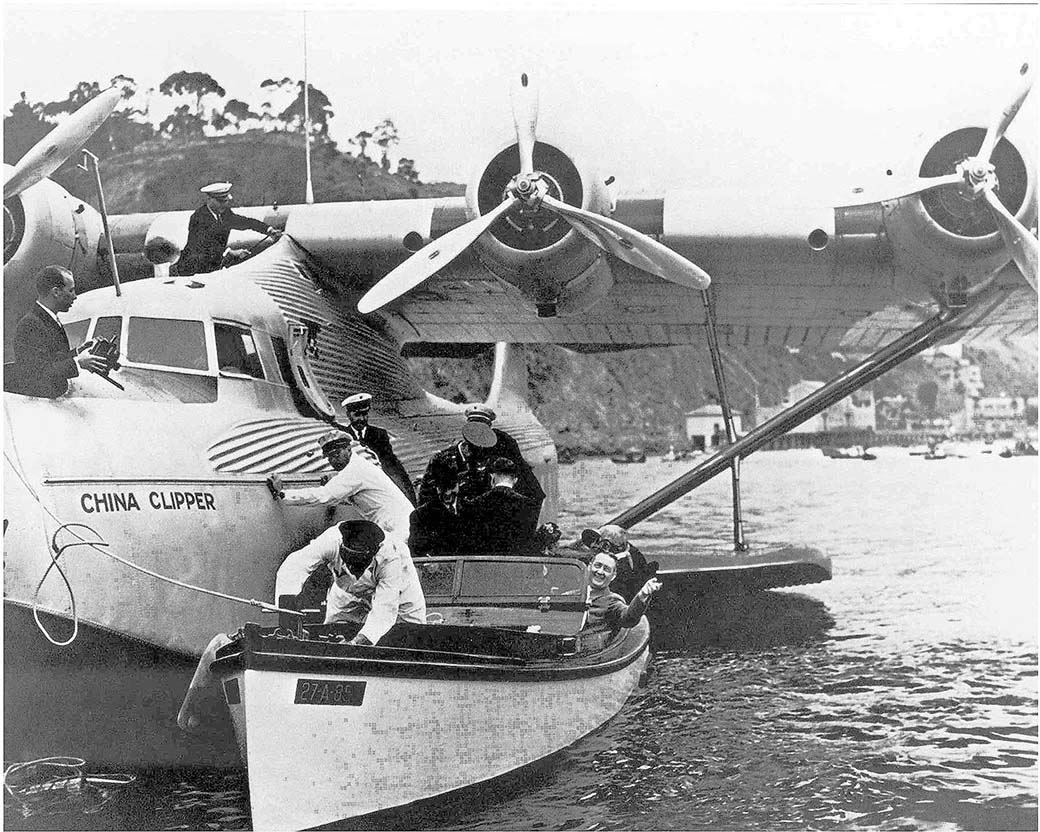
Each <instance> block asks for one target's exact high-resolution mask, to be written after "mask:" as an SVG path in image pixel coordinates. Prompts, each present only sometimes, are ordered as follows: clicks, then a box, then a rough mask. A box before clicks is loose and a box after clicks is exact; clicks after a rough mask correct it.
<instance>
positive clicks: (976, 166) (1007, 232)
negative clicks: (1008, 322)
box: [871, 63, 1037, 292]
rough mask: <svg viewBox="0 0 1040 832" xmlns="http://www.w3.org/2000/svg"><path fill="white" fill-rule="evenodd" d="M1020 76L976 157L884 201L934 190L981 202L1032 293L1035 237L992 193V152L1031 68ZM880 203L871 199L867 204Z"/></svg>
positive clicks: (996, 184) (1015, 108) (1029, 80)
mask: <svg viewBox="0 0 1040 832" xmlns="http://www.w3.org/2000/svg"><path fill="white" fill-rule="evenodd" d="M1019 75H1021V76H1022V79H1021V81H1020V82H1019V84H1018V87H1017V88H1016V90H1015V93H1014V95H1013V96H1012V98H1011V100H1010V101H1009V102H1008V104H1007V106H1005V107H1004V108H1003V109H1002V110H1000V111H999V112H998V113H997V114H996V115H995V116H994V117H993V120H992V121H991V122H990V124H989V126H988V127H987V128H986V134H985V136H983V139H982V144H981V146H980V147H979V151H978V153H976V154H975V155H974V156H970V157H968V158H967V159H965V160H964V161H962V162H960V163H959V164H958V165H957V169H956V171H955V172H954V173H950V174H945V175H943V176H936V177H918V178H915V179H911V180H908V181H906V182H904V183H902V185H900V186H899V187H896V188H893V189H892V190H893V192H894V194H895V195H894V196H890V197H886V198H885V199H886V200H887V199H903V198H905V197H909V196H919V195H921V194H923V193H926V192H927V191H931V190H934V189H936V188H946V187H956V188H957V189H958V190H959V191H960V195H961V197H963V198H964V199H969V200H976V201H977V200H979V199H981V200H983V202H985V204H986V205H987V206H988V207H989V209H990V211H991V212H992V213H993V218H994V219H995V220H996V223H997V228H998V229H999V231H1000V236H1001V237H1002V238H1003V240H1004V245H1005V246H1006V247H1007V250H1008V253H1009V254H1010V255H1011V259H1012V260H1014V261H1015V265H1016V266H1018V268H1019V271H1021V272H1022V276H1023V277H1025V279H1026V281H1027V282H1028V283H1029V285H1030V286H1032V287H1033V291H1034V292H1035V291H1036V270H1037V241H1036V237H1035V236H1034V235H1033V234H1031V233H1030V232H1029V230H1028V229H1027V228H1026V227H1025V226H1024V225H1022V223H1020V222H1019V221H1018V220H1017V219H1015V217H1014V216H1013V215H1012V214H1011V212H1010V211H1008V209H1007V207H1006V206H1005V205H1004V203H1002V202H1001V201H1000V199H998V198H997V195H996V191H997V190H998V189H999V188H1000V183H999V182H998V180H997V175H996V169H995V168H994V166H993V163H992V161H990V160H991V158H992V156H993V151H994V149H995V148H996V146H997V144H999V143H1000V140H1001V139H1002V138H1003V137H1004V133H1005V132H1006V131H1007V129H1008V127H1009V126H1010V124H1011V122H1012V121H1014V120H1015V116H1016V115H1018V111H1019V110H1020V109H1021V107H1022V102H1023V101H1025V99H1026V96H1027V95H1029V90H1030V89H1031V88H1032V86H1033V72H1032V67H1031V66H1030V65H1029V64H1028V63H1024V64H1022V66H1021V68H1020V69H1019ZM881 201H884V200H877V199H872V200H871V202H881Z"/></svg>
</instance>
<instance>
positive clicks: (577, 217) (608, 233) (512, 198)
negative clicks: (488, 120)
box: [357, 73, 711, 314]
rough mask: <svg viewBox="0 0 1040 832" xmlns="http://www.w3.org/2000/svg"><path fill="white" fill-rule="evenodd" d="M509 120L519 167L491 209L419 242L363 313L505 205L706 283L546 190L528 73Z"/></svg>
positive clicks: (645, 264)
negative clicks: (548, 215) (552, 217)
mask: <svg viewBox="0 0 1040 832" xmlns="http://www.w3.org/2000/svg"><path fill="white" fill-rule="evenodd" d="M510 97H511V103H512V110H513V126H514V128H515V129H516V143H517V149H518V151H519V153H520V172H519V173H518V174H517V175H516V176H514V177H513V179H512V181H510V183H509V185H508V186H507V187H506V193H505V196H504V199H503V201H502V203H501V204H500V205H498V206H497V207H496V208H495V209H494V210H492V211H490V212H488V213H487V214H484V215H482V216H480V217H477V218H476V219H474V220H470V221H469V222H468V223H466V224H465V225H461V226H459V227H458V228H456V229H454V230H453V231H450V232H449V233H447V234H445V235H444V236H443V237H439V238H438V239H436V240H433V241H432V242H430V243H428V244H427V245H426V246H424V247H423V248H421V249H420V250H419V251H417V252H416V253H415V254H413V255H412V256H411V257H410V258H408V259H407V260H406V261H405V262H404V263H402V264H401V265H400V266H398V267H397V268H396V269H394V270H393V271H391V272H390V273H389V274H387V275H386V276H385V277H384V278H383V279H382V280H380V281H379V282H378V283H377V284H376V285H375V286H373V287H372V288H371V289H369V290H368V292H366V293H365V295H364V296H363V297H362V298H361V300H360V301H359V302H358V307H357V308H358V311H359V312H361V313H362V314H366V313H368V312H374V311H375V310H377V309H380V308H381V307H383V306H385V305H386V304H388V303H390V302H391V301H393V300H395V299H397V298H399V297H400V296H401V295H403V294H405V293H406V292H408V291H411V290H412V289H414V288H415V287H416V286H418V285H420V284H421V283H423V282H424V281H426V280H428V279H429V278H431V277H433V276H434V275H435V274H437V272H439V271H440V270H441V269H443V268H444V267H445V266H447V265H448V264H449V263H451V262H452V260H454V259H455V258H456V257H458V256H459V255H460V254H462V252H463V251H465V250H466V249H467V248H469V247H470V246H471V245H472V244H473V243H474V242H475V241H476V240H477V238H478V237H479V236H480V235H481V234H483V233H484V232H485V231H487V230H488V229H489V228H490V227H491V226H492V225H493V224H494V223H495V221H496V220H498V219H499V218H500V217H502V216H504V215H505V214H507V213H509V212H510V211H512V210H514V209H516V208H520V209H521V210H529V211H537V210H539V209H543V208H544V209H545V210H547V211H551V212H552V213H554V214H557V215H558V216H560V217H561V218H563V219H564V220H565V221H566V222H567V223H569V224H570V226H571V227H572V228H573V229H574V230H575V231H577V232H578V233H579V234H581V235H582V236H583V237H585V238H586V239H588V240H590V241H591V242H592V243H593V244H595V245H596V246H598V247H599V248H601V249H603V250H604V251H606V252H607V253H609V254H612V255H614V256H615V257H617V258H618V259H619V260H623V261H624V262H626V263H628V264H629V265H632V266H635V267H636V268H637V269H641V270H643V271H646V272H649V273H651V274H653V275H656V276H657V277H660V278H662V279H664V280H668V281H670V282H672V283H677V284H679V285H680V286H685V287H687V288H691V289H706V288H707V287H708V285H709V284H710V283H711V278H710V277H709V276H708V273H707V272H705V271H704V270H703V269H702V268H700V267H699V266H697V265H695V264H693V263H691V262H690V261H689V260H687V259H686V258H685V257H682V256H681V255H679V254H676V253H675V252H674V251H672V250H671V249H670V248H668V247H667V246H664V245H662V244H661V243H659V242H657V241H656V240H654V239H652V238H650V237H647V236H646V235H645V234H641V233H640V232H638V231H636V230H635V229H633V228H629V227H628V226H627V225H624V224H622V223H619V222H618V221H617V220H614V219H611V218H609V217H604V216H602V215H600V214H595V213H593V212H591V211H586V210H584V209H583V208H578V207H575V206H573V205H568V204H567V203H566V202H564V201H562V200H558V199H555V198H553V197H551V196H549V184H548V182H547V181H546V179H545V177H543V175H542V174H541V173H539V172H538V171H536V170H535V168H534V149H535V143H536V141H537V128H538V94H537V92H536V91H535V89H534V87H533V86H532V85H531V83H530V80H529V79H528V76H527V73H524V74H522V75H521V76H520V84H519V85H518V86H517V87H514V88H513V90H512V91H511V96H510Z"/></svg>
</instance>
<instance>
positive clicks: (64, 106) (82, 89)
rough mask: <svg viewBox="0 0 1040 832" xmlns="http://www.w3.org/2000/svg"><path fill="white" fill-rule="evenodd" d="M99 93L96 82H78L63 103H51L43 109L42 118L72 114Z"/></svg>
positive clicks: (99, 89)
mask: <svg viewBox="0 0 1040 832" xmlns="http://www.w3.org/2000/svg"><path fill="white" fill-rule="evenodd" d="M100 92H101V87H100V86H99V85H98V82H97V81H80V82H79V83H78V84H76V86H75V87H74V88H73V89H72V90H71V91H70V92H69V94H68V97H67V98H66V99H65V100H64V101H52V102H51V103H50V104H45V105H44V107H43V115H44V116H51V117H53V116H60V115H67V114H69V113H74V112H76V110H78V109H79V108H80V107H82V106H83V105H84V104H86V103H87V102H88V101H90V99H92V98H93V97H94V96H96V95H97V94H98V93H100Z"/></svg>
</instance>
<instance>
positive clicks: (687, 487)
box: [608, 298, 978, 529]
mask: <svg viewBox="0 0 1040 832" xmlns="http://www.w3.org/2000/svg"><path fill="white" fill-rule="evenodd" d="M976 300H978V298H977V299H976ZM969 310H970V307H968V308H965V309H961V308H957V309H953V308H946V309H943V310H942V311H940V312H939V313H938V314H937V315H935V316H933V317H931V318H929V319H928V320H926V321H924V322H923V323H921V324H919V325H918V326H916V327H914V328H913V329H911V330H910V331H909V332H907V333H905V334H903V335H901V336H899V337H898V338H897V339H896V340H894V341H892V342H891V343H890V344H888V345H887V346H884V347H882V348H881V349H880V350H878V351H877V352H875V353H873V354H871V355H870V356H868V357H867V358H866V359H864V360H863V361H862V362H860V363H859V364H857V365H856V366H855V367H853V368H852V369H850V370H848V371H846V372H844V373H842V374H841V375H840V376H837V377H835V378H833V379H831V380H830V381H829V382H827V384H825V385H824V386H823V387H821V388H820V389H819V390H816V391H814V392H813V393H810V394H809V395H808V396H806V397H805V398H804V399H801V400H800V401H797V402H795V403H794V404H793V405H791V406H790V407H789V408H787V410H785V411H783V412H782V413H778V414H777V415H776V416H774V417H773V418H772V419H770V420H768V421H767V422H764V423H762V424H761V425H759V426H758V427H756V428H755V429H754V430H752V431H751V432H750V433H747V434H745V435H744V436H742V437H741V438H739V439H737V440H736V441H735V442H733V443H732V444H730V445H728V446H727V447H725V448H723V449H722V450H720V451H719V452H718V453H716V454H714V455H713V456H712V457H710V458H709V459H707V460H705V461H704V462H703V463H701V464H700V465H698V466H697V467H696V468H694V469H693V470H691V471H687V472H686V473H685V474H683V475H682V476H680V477H678V478H676V479H675V480H673V481H672V482H671V483H669V484H668V485H666V486H664V488H661V489H658V490H657V491H655V492H654V493H653V494H651V495H650V496H649V497H646V498H644V499H643V500H641V501H640V502H639V503H637V504H636V505H634V506H632V507H631V508H629V509H626V510H625V511H623V512H621V514H619V515H617V516H616V517H614V518H613V519H612V520H610V521H608V522H609V523H613V524H614V525H617V526H621V527H622V528H626V529H628V528H631V527H632V526H634V525H635V524H636V523H638V522H640V521H641V520H645V519H646V518H647V517H649V516H651V515H652V514H655V513H657V512H658V511H660V510H661V509H662V508H665V507H666V506H668V505H669V504H671V503H673V502H675V501H676V500H678V499H679V498H680V497H682V496H683V495H685V494H688V493H689V492H690V491H692V490H693V489H695V488H697V487H698V486H700V485H702V484H704V483H705V482H707V481H708V480H710V479H712V478H713V477H714V476H716V475H717V474H720V473H722V471H724V470H725V469H726V468H731V467H732V465H733V462H735V461H737V460H740V459H743V458H744V457H746V456H750V455H751V454H752V453H754V452H755V451H757V450H758V449H759V448H761V447H763V446H764V445H767V444H768V443H769V442H772V441H773V440H774V439H776V438H777V437H778V436H782V435H783V434H785V433H787V432H788V431H789V430H791V429H792V428H794V427H796V426H798V425H800V424H801V423H802V422H804V421H806V420H807V419H810V418H812V417H813V416H815V415H816V414H817V413H820V412H821V411H824V410H826V409H827V408H828V407H830V406H831V405H832V404H834V403H835V402H839V401H841V400H842V399H843V398H845V397H846V396H848V395H849V394H850V393H852V392H853V391H854V390H858V389H859V388H860V387H862V386H863V385H865V384H868V383H870V382H871V381H873V380H874V379H876V378H877V377H878V376H880V375H882V374H883V373H886V372H888V371H889V370H891V369H892V368H893V367H895V366H896V365H897V364H901V363H902V362H903V361H906V360H907V359H908V358H911V357H913V356H914V355H916V354H917V353H919V352H921V350H924V349H927V348H928V347H930V346H932V345H933V344H936V343H937V342H939V341H941V340H943V339H944V338H946V337H948V336H949V335H950V332H951V331H953V330H954V327H955V326H956V323H957V321H958V320H959V319H960V317H961V316H962V315H963V314H965V312H966V311H969ZM728 430H729V426H728V425H727V432H728ZM735 511H736V510H735Z"/></svg>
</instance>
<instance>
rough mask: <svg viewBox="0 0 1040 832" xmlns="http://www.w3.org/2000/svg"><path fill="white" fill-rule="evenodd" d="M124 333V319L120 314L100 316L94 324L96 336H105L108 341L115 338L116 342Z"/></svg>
mask: <svg viewBox="0 0 1040 832" xmlns="http://www.w3.org/2000/svg"><path fill="white" fill-rule="evenodd" d="M122 333H123V319H122V318H120V317H119V316H111V317H105V318H98V320H97V324H96V325H95V326H94V337H95V338H104V339H105V340H107V341H112V340H114V341H115V342H116V344H118V343H119V339H120V337H121V336H122Z"/></svg>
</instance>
